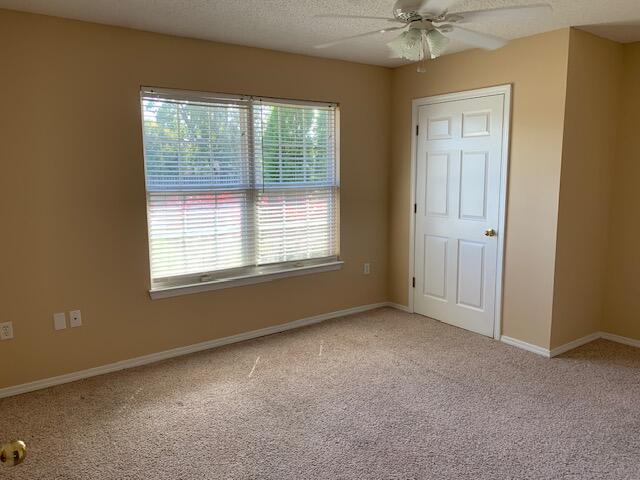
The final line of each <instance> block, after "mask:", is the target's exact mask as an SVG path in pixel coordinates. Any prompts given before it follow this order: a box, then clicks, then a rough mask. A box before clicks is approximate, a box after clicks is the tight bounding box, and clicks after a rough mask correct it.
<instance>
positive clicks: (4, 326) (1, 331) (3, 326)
mask: <svg viewBox="0 0 640 480" xmlns="http://www.w3.org/2000/svg"><path fill="white" fill-rule="evenodd" d="M12 338H13V322H4V323H0V340H11V339H12Z"/></svg>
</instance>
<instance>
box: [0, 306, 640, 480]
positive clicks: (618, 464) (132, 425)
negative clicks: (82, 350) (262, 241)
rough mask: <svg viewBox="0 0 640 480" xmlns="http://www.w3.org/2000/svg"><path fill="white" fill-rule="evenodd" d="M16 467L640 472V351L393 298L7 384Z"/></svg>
mask: <svg viewBox="0 0 640 480" xmlns="http://www.w3.org/2000/svg"><path fill="white" fill-rule="evenodd" d="M0 411H1V412H2V416H1V417H0V437H2V438H5V439H8V438H14V437H15V438H22V439H24V440H25V441H26V442H27V443H28V445H29V447H30V451H29V457H28V459H27V461H26V462H25V463H24V464H23V465H20V466H18V467H15V468H11V469H7V468H5V469H3V471H2V474H1V476H2V478H6V479H8V480H14V479H42V480H49V479H102V480H111V479H118V480H121V479H159V480H168V479H172V480H173V479H205V478H206V479H316V478H317V479H369V478H370V479H466V478H469V479H580V480H586V479H638V478H640V351H639V350H637V349H633V348H631V347H626V346H622V345H617V344H614V343H611V342H607V341H604V340H598V341H596V342H593V343H591V344H589V345H585V346H584V347H581V348H579V349H577V350H574V351H572V352H569V353H567V354H565V355H563V356H561V357H560V358H556V359H553V360H548V359H545V358H542V357H539V356H536V355H534V354H531V353H528V352H525V351H522V350H518V349H516V348H513V347H510V346H507V345H504V344H501V343H499V342H496V341H494V340H491V339H488V338H484V337H481V336H479V335H475V334H473V333H469V332H466V331H464V330H460V329H457V328H454V327H450V326H448V325H445V324H442V323H440V322H437V321H434V320H430V319H427V318H424V317H421V316H418V315H409V314H406V313H403V312H400V311H396V310H391V309H386V308H385V309H381V310H376V311H373V312H367V313H363V314H358V315H353V316H350V317H346V318H341V319H335V320H331V321H327V322H324V323H322V324H318V325H314V326H310V327H306V328H303V329H299V330H294V331H290V332H287V333H283V334H278V335H272V336H269V337H264V338H260V339H256V340H251V341H248V342H244V343H241V344H235V345H229V346H226V347H222V348H218V349H215V350H210V351H206V352H201V353H197V354H193V355H190V356H187V357H181V358H176V359H172V360H168V361H164V362H161V363H156V364H153V365H148V366H144V367H138V368H135V369H131V370H125V371H122V372H117V373H113V374H109V375H104V376H101V377H95V378H91V379H87V380H83V381H79V382H75V383H72V384H67V385H62V386H58V387H53V388H49V389H47V390H42V391H38V392H33V393H29V394H25V395H21V396H17V397H12V398H7V399H4V400H0Z"/></svg>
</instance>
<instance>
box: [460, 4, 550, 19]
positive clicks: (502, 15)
mask: <svg viewBox="0 0 640 480" xmlns="http://www.w3.org/2000/svg"><path fill="white" fill-rule="evenodd" d="M551 12H553V9H552V8H551V5H548V4H546V3H539V4H536V5H522V6H519V7H504V8H490V9H488V10H474V11H471V12H457V13H454V14H453V16H455V17H458V16H460V17H462V19H460V20H456V23H472V22H511V21H518V20H529V19H535V18H539V17H540V16H542V15H548V14H549V13H551Z"/></svg>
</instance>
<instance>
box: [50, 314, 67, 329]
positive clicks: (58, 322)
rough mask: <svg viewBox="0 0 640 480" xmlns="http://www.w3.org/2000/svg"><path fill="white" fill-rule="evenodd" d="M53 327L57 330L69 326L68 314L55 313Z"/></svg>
mask: <svg viewBox="0 0 640 480" xmlns="http://www.w3.org/2000/svg"><path fill="white" fill-rule="evenodd" d="M53 328H54V329H56V330H64V329H65V328H67V316H66V315H65V314H64V312H61V313H54V314H53Z"/></svg>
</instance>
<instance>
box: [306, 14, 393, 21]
mask: <svg viewBox="0 0 640 480" xmlns="http://www.w3.org/2000/svg"><path fill="white" fill-rule="evenodd" d="M313 17H314V18H355V19H362V20H382V21H385V22H397V21H398V20H396V19H395V18H389V17H373V16H368V15H339V14H337V13H323V14H320V15H314V16H313Z"/></svg>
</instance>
